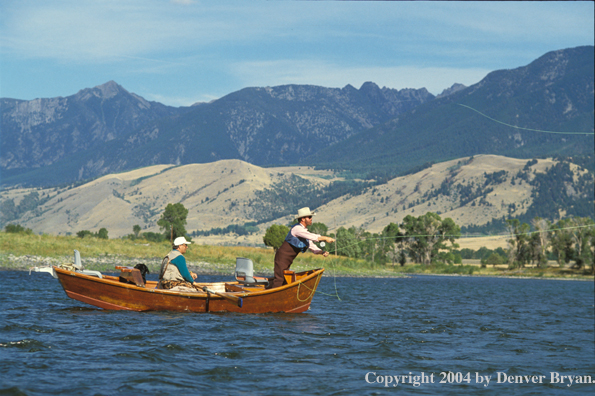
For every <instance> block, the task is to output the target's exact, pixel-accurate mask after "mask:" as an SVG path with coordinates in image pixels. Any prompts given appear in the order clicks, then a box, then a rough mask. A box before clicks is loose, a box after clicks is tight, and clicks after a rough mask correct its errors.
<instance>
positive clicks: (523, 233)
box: [329, 224, 595, 253]
mask: <svg viewBox="0 0 595 396" xmlns="http://www.w3.org/2000/svg"><path fill="white" fill-rule="evenodd" d="M579 228H595V224H589V225H582V226H574V227H563V228H553V229H548V230H540V231H528V232H521V233H516V234H509V233H507V234H497V235H481V234H480V235H478V236H466V237H461V236H460V235H442V234H433V235H430V234H427V235H423V234H418V235H403V236H402V237H398V238H397V237H395V236H390V237H367V238H364V239H361V240H358V241H357V242H355V243H351V244H348V245H345V246H341V248H348V247H352V246H355V245H359V244H360V243H362V242H366V241H371V240H381V239H391V240H395V242H396V241H397V239H400V240H403V241H406V240H407V239H410V238H427V237H445V238H458V239H468V238H510V237H515V236H521V235H532V234H541V233H544V232H556V231H563V230H574V229H579ZM335 239H336V238H335ZM334 252H338V250H337V242H336V241H335V251H334ZM334 252H333V253H334ZM329 253H330V252H329Z"/></svg>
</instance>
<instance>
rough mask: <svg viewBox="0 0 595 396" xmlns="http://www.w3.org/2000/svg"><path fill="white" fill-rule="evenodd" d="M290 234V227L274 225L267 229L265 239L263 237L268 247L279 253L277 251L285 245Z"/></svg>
mask: <svg viewBox="0 0 595 396" xmlns="http://www.w3.org/2000/svg"><path fill="white" fill-rule="evenodd" d="M288 232H289V227H287V226H284V225H281V224H273V225H272V226H270V227H269V228H267V230H266V232H265V234H264V237H262V241H263V242H264V244H265V245H266V246H270V247H272V248H273V249H274V250H275V252H277V250H278V249H279V248H280V247H281V245H282V244H283V241H284V240H285V237H286V236H287V233H288Z"/></svg>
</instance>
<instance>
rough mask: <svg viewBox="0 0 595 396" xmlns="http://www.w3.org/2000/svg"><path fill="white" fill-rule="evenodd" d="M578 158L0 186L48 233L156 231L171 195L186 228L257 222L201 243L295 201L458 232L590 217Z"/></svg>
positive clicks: (208, 167) (344, 222) (343, 219)
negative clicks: (358, 174) (354, 173)
mask: <svg viewBox="0 0 595 396" xmlns="http://www.w3.org/2000/svg"><path fill="white" fill-rule="evenodd" d="M589 161H590V162H592V157H590V160H589ZM589 161H587V162H589ZM581 165H583V166H586V165H585V164H584V163H581V162H579V163H578V164H574V163H571V162H560V160H554V159H551V158H550V159H534V160H528V159H513V158H507V157H502V156H494V155H482V156H475V157H467V158H461V159H457V160H452V161H448V162H443V163H440V164H435V165H434V166H432V167H429V168H426V169H423V170H421V171H420V172H417V173H414V174H410V175H407V176H402V177H398V178H395V179H391V180H389V181H387V182H386V183H384V184H381V185H371V184H368V183H365V182H363V181H357V180H342V179H340V178H337V177H336V175H335V174H334V173H333V172H330V171H316V170H313V169H312V168H308V167H301V168H300V167H283V168H260V167H257V166H254V165H250V164H248V163H246V162H242V161H239V160H228V161H218V162H214V163H211V164H193V165H184V166H178V167H174V166H171V165H160V166H153V167H148V168H141V169H137V170H134V171H130V172H126V173H120V174H114V175H107V176H103V177H101V178H99V179H97V180H94V181H91V182H89V183H85V184H82V185H77V186H70V187H65V188H50V189H12V190H7V191H3V192H2V193H1V194H0V199H1V201H2V203H1V208H2V214H3V218H2V223H3V224H2V226H3V225H4V224H7V223H9V222H12V223H19V224H21V225H23V226H24V227H27V228H31V229H32V230H33V231H34V232H36V233H40V232H41V233H48V234H54V235H58V234H61V235H66V234H68V233H70V234H72V235H74V234H75V233H76V232H78V231H81V230H90V231H92V232H97V231H98V230H99V229H100V228H106V229H107V230H108V232H109V237H110V238H115V237H121V236H125V235H128V234H131V233H132V227H133V226H134V225H135V224H138V225H140V226H141V228H142V231H143V232H147V231H150V232H158V231H159V229H158V227H157V220H158V219H159V217H160V216H161V213H162V212H163V210H164V208H165V206H166V205H167V204H168V203H177V202H180V203H182V204H183V205H184V206H185V207H186V208H187V209H188V210H189V213H188V224H187V226H186V229H187V231H188V232H189V233H192V232H194V231H209V230H211V229H214V228H226V227H227V226H229V225H244V224H245V223H248V222H256V223H257V224H256V225H257V227H258V231H257V232H254V233H252V234H248V235H236V234H226V235H211V236H208V237H206V236H199V237H197V238H196V242H197V243H199V244H208V245H216V244H226V245H244V246H246V245H250V246H259V245H260V246H262V236H263V235H264V232H265V230H266V228H267V227H269V226H270V225H271V224H287V223H289V222H291V220H292V218H293V216H294V215H295V213H296V212H297V209H298V208H300V207H303V206H309V207H311V208H312V209H315V210H316V211H317V213H318V214H317V216H316V221H317V222H322V223H324V224H326V225H327V226H328V228H329V230H330V231H331V232H334V231H335V230H336V229H338V228H339V227H345V228H349V227H356V228H359V227H362V228H363V229H365V230H367V231H370V232H373V233H377V232H380V231H382V229H383V228H384V227H385V226H386V225H388V224H389V223H391V222H392V223H399V222H401V221H402V219H403V218H404V217H405V216H407V215H414V216H419V215H422V214H424V213H426V212H428V211H430V212H435V213H438V214H439V215H440V216H441V217H442V218H447V217H450V218H452V219H453V220H454V221H455V222H456V223H457V224H458V225H459V226H461V227H464V232H469V233H477V232H479V233H484V234H485V233H486V232H488V231H489V232H494V231H499V230H498V229H497V224H501V223H502V219H503V218H505V219H508V218H519V219H521V220H522V221H524V222H529V221H530V220H531V219H532V218H533V217H535V216H540V217H543V218H547V219H550V220H553V221H556V220H557V219H558V218H560V217H564V216H572V215H574V216H579V217H591V218H594V217H595V214H594V213H593V170H592V169H585V168H584V167H583V166H581ZM196 235H198V234H196ZM464 243H465V242H464V240H463V241H461V246H462V247H467V246H465V245H464ZM502 243H504V242H502ZM504 244H505V243H504Z"/></svg>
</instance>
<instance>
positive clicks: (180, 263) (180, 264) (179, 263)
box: [170, 254, 194, 283]
mask: <svg viewBox="0 0 595 396" xmlns="http://www.w3.org/2000/svg"><path fill="white" fill-rule="evenodd" d="M170 263H171V264H173V265H175V266H176V267H177V268H178V271H180V275H182V278H184V280H185V281H188V282H190V283H194V279H192V275H190V271H188V266H187V265H186V259H185V258H184V256H182V255H181V254H180V255H179V256H178V257H176V258H175V259H173V260H172V261H170Z"/></svg>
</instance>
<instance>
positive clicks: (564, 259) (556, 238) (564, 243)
mask: <svg viewBox="0 0 595 396" xmlns="http://www.w3.org/2000/svg"><path fill="white" fill-rule="evenodd" d="M570 226H571V224H570V220H569V219H568V220H565V219H561V220H560V221H558V223H556V225H555V226H553V227H552V228H551V231H552V237H551V242H550V244H551V246H552V251H553V253H554V254H555V255H556V261H557V262H558V265H559V266H560V268H562V267H563V266H564V264H568V263H569V262H570V260H571V259H572V258H573V256H574V250H573V249H572V242H573V241H572V235H571V233H570V231H569V229H568V228H569V227H570Z"/></svg>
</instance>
